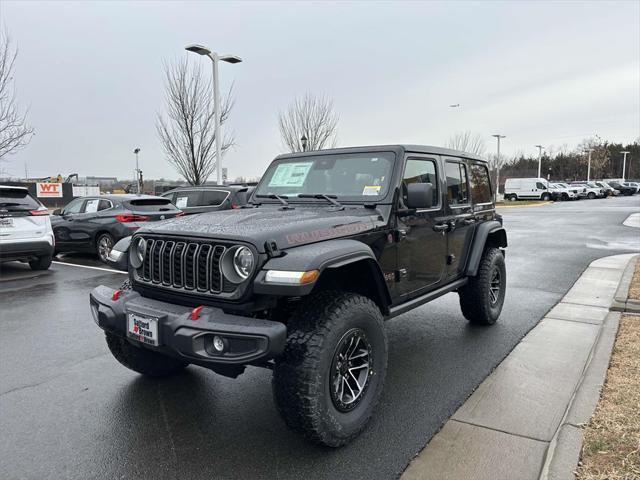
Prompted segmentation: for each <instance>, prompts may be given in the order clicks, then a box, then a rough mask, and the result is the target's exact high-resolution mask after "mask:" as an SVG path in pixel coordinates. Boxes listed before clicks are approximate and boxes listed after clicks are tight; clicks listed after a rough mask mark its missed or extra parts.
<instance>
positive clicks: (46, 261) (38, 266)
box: [29, 255, 52, 270]
mask: <svg viewBox="0 0 640 480" xmlns="http://www.w3.org/2000/svg"><path fill="white" fill-rule="evenodd" d="M51 259H52V258H51V255H45V256H43V257H38V258H36V259H35V260H31V261H30V262H29V266H30V267H31V270H48V269H49V267H50V266H51Z"/></svg>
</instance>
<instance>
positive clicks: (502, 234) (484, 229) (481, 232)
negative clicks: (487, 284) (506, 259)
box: [465, 220, 507, 277]
mask: <svg viewBox="0 0 640 480" xmlns="http://www.w3.org/2000/svg"><path fill="white" fill-rule="evenodd" d="M490 235H491V237H492V239H493V238H495V241H494V243H495V246H497V247H500V248H506V247H507V232H506V231H505V229H504V227H503V226H502V224H501V223H500V222H498V221H497V220H491V221H489V222H484V223H481V224H480V225H478V227H477V228H476V231H475V233H474V236H473V240H472V242H471V251H470V252H469V257H468V258H469V260H468V262H467V268H466V271H465V273H466V275H467V276H469V277H475V276H476V275H477V274H478V267H479V266H480V260H481V259H482V254H483V253H484V247H485V245H486V244H487V240H488V239H489V236H490Z"/></svg>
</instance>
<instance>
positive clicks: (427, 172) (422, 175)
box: [402, 158, 440, 206]
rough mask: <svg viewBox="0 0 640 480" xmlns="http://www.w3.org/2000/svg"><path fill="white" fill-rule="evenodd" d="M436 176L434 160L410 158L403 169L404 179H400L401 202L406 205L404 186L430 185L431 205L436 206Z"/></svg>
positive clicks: (437, 195) (437, 196)
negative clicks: (431, 186)
mask: <svg viewBox="0 0 640 480" xmlns="http://www.w3.org/2000/svg"><path fill="white" fill-rule="evenodd" d="M437 178H438V177H437V176H436V162H435V161H434V160H427V159H417V158H410V159H408V160H407V163H406V165H405V167H404V177H403V179H402V200H403V201H404V204H405V205H406V204H407V190H406V186H407V185H408V184H410V183H430V184H431V185H433V201H432V205H433V206H436V205H438V203H440V202H438V198H440V194H439V193H438V180H437Z"/></svg>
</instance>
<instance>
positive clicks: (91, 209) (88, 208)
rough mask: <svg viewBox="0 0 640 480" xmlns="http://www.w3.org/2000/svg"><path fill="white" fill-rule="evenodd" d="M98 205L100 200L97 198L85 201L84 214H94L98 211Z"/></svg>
mask: <svg viewBox="0 0 640 480" xmlns="http://www.w3.org/2000/svg"><path fill="white" fill-rule="evenodd" d="M99 203H100V199H98V198H90V199H88V200H87V203H85V204H84V213H95V212H97V211H98V204H99Z"/></svg>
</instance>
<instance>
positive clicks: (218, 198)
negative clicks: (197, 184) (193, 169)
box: [202, 190, 229, 207]
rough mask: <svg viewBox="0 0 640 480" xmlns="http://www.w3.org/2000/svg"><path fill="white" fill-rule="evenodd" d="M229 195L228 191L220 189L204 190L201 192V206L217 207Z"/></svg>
mask: <svg viewBox="0 0 640 480" xmlns="http://www.w3.org/2000/svg"><path fill="white" fill-rule="evenodd" d="M228 196H229V192H225V191H221V190H205V191H204V192H202V206H203V207H217V206H219V205H222V203H223V202H224V201H225V200H226V199H227V197H228Z"/></svg>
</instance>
